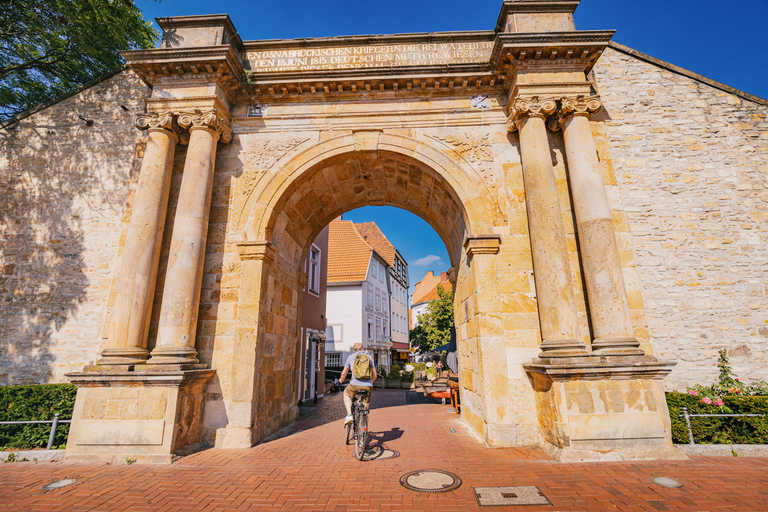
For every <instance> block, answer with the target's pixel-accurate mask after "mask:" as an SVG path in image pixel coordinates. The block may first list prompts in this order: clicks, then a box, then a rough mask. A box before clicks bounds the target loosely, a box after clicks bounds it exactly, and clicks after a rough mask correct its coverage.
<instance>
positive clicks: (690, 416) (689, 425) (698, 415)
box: [679, 407, 765, 444]
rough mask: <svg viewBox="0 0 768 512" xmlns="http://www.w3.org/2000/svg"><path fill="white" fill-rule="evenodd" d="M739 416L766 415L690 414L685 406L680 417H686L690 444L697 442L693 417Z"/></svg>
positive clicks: (759, 415)
mask: <svg viewBox="0 0 768 512" xmlns="http://www.w3.org/2000/svg"><path fill="white" fill-rule="evenodd" d="M737 416H758V417H761V416H765V414H688V408H687V407H683V414H681V415H680V416H679V417H680V418H685V426H686V427H687V428H688V440H689V443H688V444H696V441H694V439H693V430H692V429H691V418H705V417H708V418H733V417H737Z"/></svg>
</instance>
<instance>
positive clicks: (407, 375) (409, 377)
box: [402, 372, 414, 382]
mask: <svg viewBox="0 0 768 512" xmlns="http://www.w3.org/2000/svg"><path fill="white" fill-rule="evenodd" d="M413 373H414V372H403V376H402V379H403V382H413Z"/></svg>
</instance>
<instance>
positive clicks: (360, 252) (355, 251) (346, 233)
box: [328, 220, 372, 283]
mask: <svg viewBox="0 0 768 512" xmlns="http://www.w3.org/2000/svg"><path fill="white" fill-rule="evenodd" d="M371 251H372V249H371V246H370V245H368V244H367V243H366V241H365V240H364V239H363V237H362V236H360V233H359V232H358V231H357V229H356V228H355V224H354V223H353V222H352V221H351V220H335V221H333V222H331V223H330V224H329V225H328V282H329V283H346V282H355V281H365V277H366V275H367V273H368V262H369V261H370V260H371Z"/></svg>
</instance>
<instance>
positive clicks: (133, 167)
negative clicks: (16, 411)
mask: <svg viewBox="0 0 768 512" xmlns="http://www.w3.org/2000/svg"><path fill="white" fill-rule="evenodd" d="M148 94H149V91H148V88H147V87H146V86H145V85H144V84H143V82H141V81H140V80H139V79H138V78H137V77H136V76H135V75H134V74H133V73H132V72H130V71H125V72H121V73H119V74H117V75H115V76H113V77H111V78H109V79H106V80H104V81H102V82H100V83H98V84H96V85H94V86H92V87H90V88H88V89H86V90H84V91H82V92H80V93H78V94H76V95H74V96H71V97H69V98H67V99H64V100H63V101H60V102H58V103H56V104H54V105H52V106H50V107H48V108H45V109H43V110H41V111H40V112H37V113H35V114H33V115H31V116H29V117H27V118H25V119H22V120H21V121H20V122H18V123H16V124H14V125H13V126H11V127H10V128H8V129H2V130H0V311H2V314H0V385H4V384H26V383H41V382H63V381H64V380H65V379H64V374H65V373H67V372H70V371H79V370H81V369H82V367H83V365H84V364H86V363H88V362H90V361H94V360H95V358H96V356H97V354H98V351H99V347H100V343H101V341H102V331H103V330H104V325H105V322H106V310H107V302H108V299H109V293H110V288H111V287H113V286H111V284H112V280H113V279H114V278H116V272H115V271H114V270H115V264H116V259H115V257H116V255H117V252H118V245H119V243H120V237H121V222H122V221H124V220H126V221H127V218H123V215H124V213H125V211H126V206H127V205H129V203H130V202H131V197H132V191H133V189H134V186H135V182H136V180H137V179H138V171H139V168H140V164H141V160H140V158H141V156H142V152H143V144H144V141H143V139H142V134H141V132H140V131H138V130H136V129H135V128H133V127H132V122H133V117H134V115H135V114H136V113H137V112H141V111H143V109H144V101H143V99H144V98H145V97H147V96H148ZM79 116H82V117H83V118H85V119H87V120H90V121H93V124H92V125H91V126H87V125H86V122H85V121H83V120H82V119H80V117H79Z"/></svg>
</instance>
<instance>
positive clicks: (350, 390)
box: [344, 384, 373, 404]
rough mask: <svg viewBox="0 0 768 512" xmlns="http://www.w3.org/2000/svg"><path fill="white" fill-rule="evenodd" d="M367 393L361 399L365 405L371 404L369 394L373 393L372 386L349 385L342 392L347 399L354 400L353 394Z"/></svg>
mask: <svg viewBox="0 0 768 512" xmlns="http://www.w3.org/2000/svg"><path fill="white" fill-rule="evenodd" d="M363 390H365V391H368V393H367V394H366V395H365V396H364V397H363V402H365V403H366V404H370V403H371V393H373V386H353V385H352V384H350V385H349V386H347V388H346V389H345V390H344V394H345V395H347V396H348V397H349V398H352V399H354V398H355V393H357V392H358V391H363Z"/></svg>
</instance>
